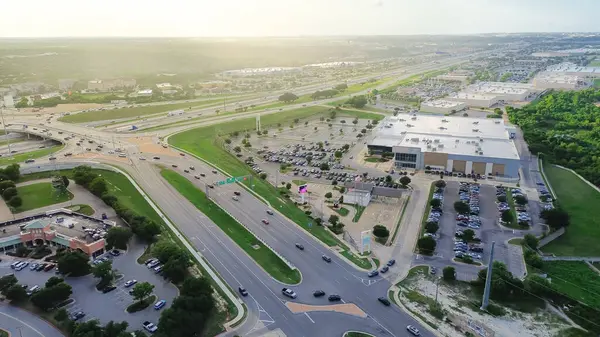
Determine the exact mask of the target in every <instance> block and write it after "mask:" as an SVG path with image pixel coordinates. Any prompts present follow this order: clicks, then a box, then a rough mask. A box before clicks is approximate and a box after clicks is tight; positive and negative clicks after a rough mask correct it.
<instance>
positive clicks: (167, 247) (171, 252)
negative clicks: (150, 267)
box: [152, 239, 185, 263]
mask: <svg viewBox="0 0 600 337" xmlns="http://www.w3.org/2000/svg"><path fill="white" fill-rule="evenodd" d="M152 255H154V256H155V257H156V258H157V259H159V260H160V261H161V262H162V263H165V262H167V261H168V260H169V259H170V258H177V257H180V256H183V255H185V251H184V250H183V249H182V248H181V247H179V246H178V245H176V244H175V243H174V242H172V241H170V240H166V239H163V240H159V241H158V242H157V243H155V244H154V246H153V247H152Z"/></svg>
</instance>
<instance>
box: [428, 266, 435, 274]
mask: <svg viewBox="0 0 600 337" xmlns="http://www.w3.org/2000/svg"><path fill="white" fill-rule="evenodd" d="M435 273H437V269H436V268H435V267H429V274H431V275H435Z"/></svg>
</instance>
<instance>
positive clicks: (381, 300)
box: [377, 297, 391, 307]
mask: <svg viewBox="0 0 600 337" xmlns="http://www.w3.org/2000/svg"><path fill="white" fill-rule="evenodd" d="M377 300H378V301H379V302H381V304H383V305H385V306H386V307H389V306H390V304H391V303H390V300H388V299H387V298H385V297H379V298H378V299H377Z"/></svg>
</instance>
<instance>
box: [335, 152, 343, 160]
mask: <svg viewBox="0 0 600 337" xmlns="http://www.w3.org/2000/svg"><path fill="white" fill-rule="evenodd" d="M343 155H344V153H343V152H342V151H335V153H334V156H335V157H336V158H337V159H340V158H342V156H343Z"/></svg>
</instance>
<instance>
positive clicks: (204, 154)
mask: <svg viewBox="0 0 600 337" xmlns="http://www.w3.org/2000/svg"><path fill="white" fill-rule="evenodd" d="M327 110H328V109H327V108H324V107H307V108H302V109H296V110H290V111H285V112H281V113H276V114H270V115H264V116H263V117H261V124H262V127H263V128H267V127H268V126H273V125H277V123H282V124H283V123H286V122H288V121H289V120H293V119H295V118H299V119H302V118H308V117H316V116H320V115H323V114H327V113H328V112H327ZM340 113H342V112H340ZM343 113H344V114H349V115H353V114H356V115H358V113H356V112H352V111H343ZM360 115H364V113H360ZM369 115H373V117H372V118H379V119H381V118H383V116H381V115H376V114H369ZM359 118H360V117H359ZM254 126H255V119H254V118H252V117H251V118H246V119H240V120H235V121H231V122H227V123H223V124H218V125H216V126H207V127H201V128H196V129H192V130H188V131H185V132H182V133H179V134H176V135H173V136H171V137H170V138H169V143H170V144H172V145H174V146H176V147H179V148H182V149H184V150H186V151H189V152H190V153H193V154H194V155H196V156H198V157H199V158H202V159H204V160H206V161H208V162H210V163H215V165H217V166H218V167H219V168H220V169H222V170H223V171H225V172H227V173H228V174H230V175H232V176H244V175H250V174H252V175H254V176H255V177H256V174H255V172H254V171H252V170H251V169H250V168H249V167H248V166H246V165H245V164H244V163H242V162H241V161H239V160H238V159H237V158H236V157H235V156H233V155H232V154H231V153H229V152H227V151H226V150H225V149H223V147H222V145H223V138H224V137H226V135H228V134H231V133H232V132H234V131H239V132H242V131H246V130H248V131H249V130H252V129H253V128H254ZM252 181H253V184H254V187H253V190H254V192H256V193H257V194H259V195H261V196H262V197H263V198H265V200H267V201H268V202H269V203H270V204H271V207H274V208H276V209H278V210H279V211H280V212H281V213H283V214H284V215H285V216H286V217H288V218H289V219H291V220H292V221H294V222H295V223H296V224H298V225H300V226H302V227H303V228H304V229H305V230H307V231H308V232H310V233H311V234H312V235H314V236H315V237H317V238H318V239H319V240H321V241H322V242H324V243H325V244H327V245H328V246H336V245H338V246H341V247H342V248H343V249H347V247H345V245H344V244H343V243H341V242H340V241H339V240H338V239H337V238H335V237H334V236H333V235H332V234H331V233H330V232H329V231H327V230H326V229H324V228H323V227H321V226H311V227H309V226H308V224H309V223H312V222H313V220H312V219H311V218H309V217H308V216H307V215H306V214H305V213H304V211H302V210H301V209H299V208H298V207H296V205H294V203H293V201H291V200H288V199H284V198H280V197H279V195H280V194H279V193H278V192H277V190H276V188H275V187H273V186H272V185H271V184H269V183H268V182H265V181H263V180H261V179H260V178H258V177H256V178H255V179H252ZM246 184H248V183H246ZM248 186H249V185H248ZM249 187H250V186H249ZM347 255H348V256H347V257H349V258H350V259H352V261H353V262H354V263H356V264H357V265H359V266H363V267H366V268H370V266H371V264H370V262H369V261H368V260H367V259H362V258H358V257H356V256H355V255H354V254H347Z"/></svg>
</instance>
